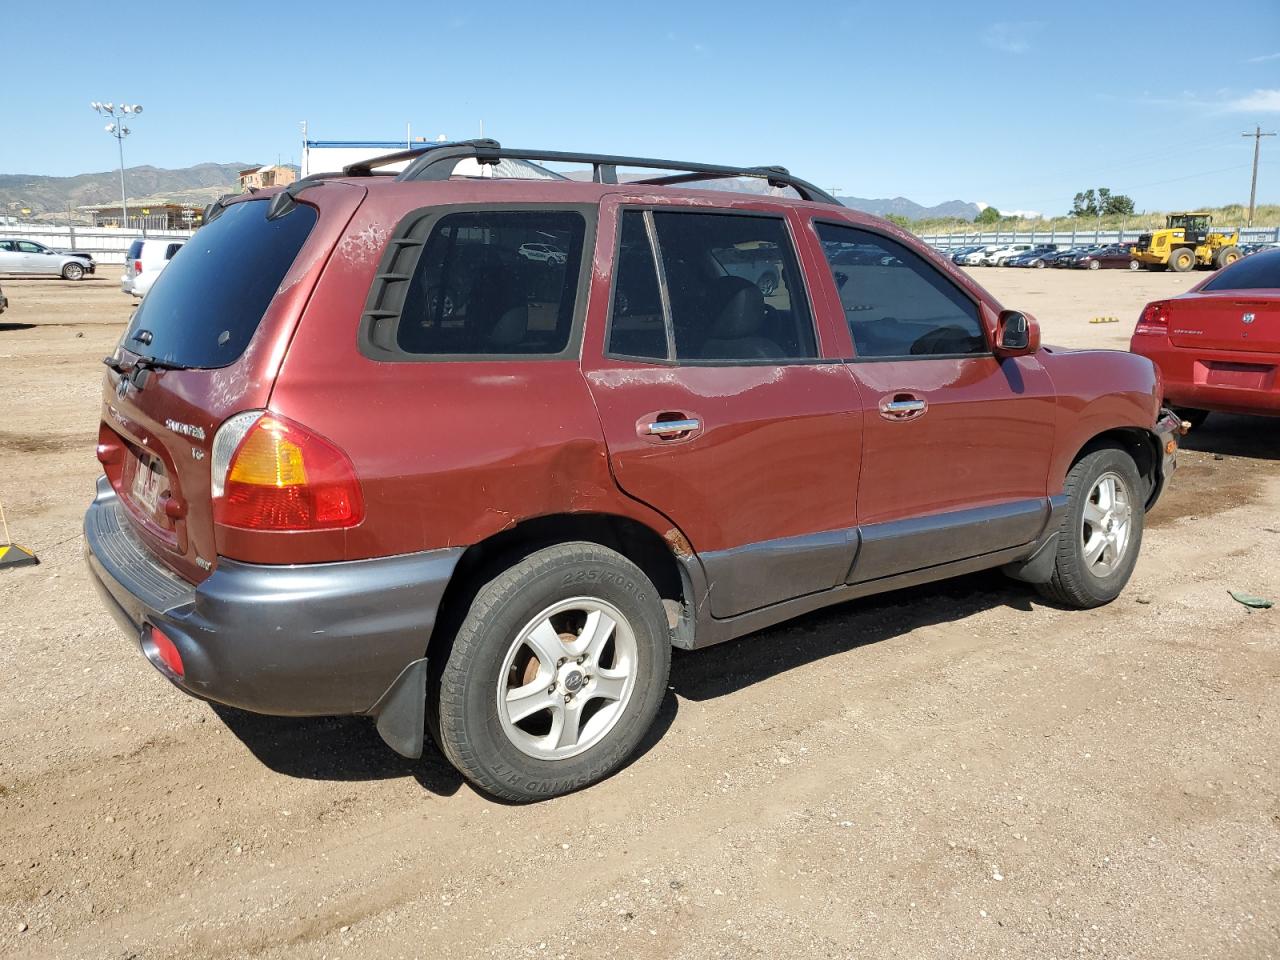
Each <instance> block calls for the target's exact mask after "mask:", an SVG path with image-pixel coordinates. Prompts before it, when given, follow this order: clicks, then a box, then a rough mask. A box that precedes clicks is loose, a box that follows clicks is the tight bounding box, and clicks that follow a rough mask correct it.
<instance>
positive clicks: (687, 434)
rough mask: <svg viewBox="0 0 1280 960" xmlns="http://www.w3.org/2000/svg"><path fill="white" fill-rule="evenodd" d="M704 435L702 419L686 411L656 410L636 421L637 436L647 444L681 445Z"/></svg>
mask: <svg viewBox="0 0 1280 960" xmlns="http://www.w3.org/2000/svg"><path fill="white" fill-rule="evenodd" d="M701 433H702V418H701V417H698V416H697V415H696V414H693V413H689V412H687V411H684V410H655V411H653V412H652V413H646V414H645V415H644V416H643V417H640V418H639V419H638V420H636V435H637V436H638V437H640V439H642V440H644V441H646V442H647V443H663V444H666V443H681V442H683V441H685V440H692V439H693V438H694V437H696V436H699V435H701Z"/></svg>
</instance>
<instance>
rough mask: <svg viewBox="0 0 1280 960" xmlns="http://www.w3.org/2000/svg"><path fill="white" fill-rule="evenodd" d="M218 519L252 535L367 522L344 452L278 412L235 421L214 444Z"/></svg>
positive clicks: (216, 512)
mask: <svg viewBox="0 0 1280 960" xmlns="http://www.w3.org/2000/svg"><path fill="white" fill-rule="evenodd" d="M212 466H213V476H212V489H213V516H214V520H216V521H217V522H218V523H220V524H223V525H224V526H228V527H240V528H242V529H246V530H325V529H335V528H342V527H353V526H355V525H356V524H358V523H359V522H360V521H361V520H363V519H364V497H363V495H362V493H361V490H360V482H359V481H358V480H357V479H356V475H355V468H354V467H353V466H352V465H351V461H350V460H349V459H348V458H347V455H346V454H344V453H343V452H342V451H341V450H339V449H338V448H337V447H335V446H334V445H333V444H332V443H330V442H329V441H328V440H326V439H324V438H323V437H321V436H319V435H317V434H315V433H312V432H311V431H310V430H308V429H307V428H306V427H304V426H302V425H301V424H299V423H294V422H293V421H292V420H287V419H286V418H284V417H281V416H278V415H276V414H273V413H266V412H255V413H251V414H239V415H237V416H236V417H232V418H231V419H230V420H228V421H227V423H226V424H224V425H223V427H222V428H221V429H219V431H218V435H217V436H216V437H215V438H214V456H213V465H212Z"/></svg>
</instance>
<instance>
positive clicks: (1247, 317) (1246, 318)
mask: <svg viewBox="0 0 1280 960" xmlns="http://www.w3.org/2000/svg"><path fill="white" fill-rule="evenodd" d="M1253 318H1254V315H1253V314H1252V313H1246V314H1245V315H1244V316H1243V317H1241V318H1240V320H1241V322H1243V323H1253Z"/></svg>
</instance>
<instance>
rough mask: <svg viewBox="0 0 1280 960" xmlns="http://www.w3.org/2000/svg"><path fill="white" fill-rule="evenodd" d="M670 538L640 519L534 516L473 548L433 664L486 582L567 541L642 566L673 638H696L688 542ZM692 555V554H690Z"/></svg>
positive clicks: (443, 613) (439, 630) (451, 590)
mask: <svg viewBox="0 0 1280 960" xmlns="http://www.w3.org/2000/svg"><path fill="white" fill-rule="evenodd" d="M668 536H670V537H671V541H670V542H669V541H668V540H667V539H666V537H664V536H663V535H662V534H659V533H658V532H657V531H655V530H654V529H653V528H652V527H649V526H647V525H646V524H644V523H642V522H640V521H639V520H636V519H633V518H630V517H625V516H621V515H618V514H604V513H569V514H552V515H548V516H541V517H534V518H530V519H527V520H524V521H521V522H520V523H518V524H516V525H515V526H514V527H511V528H509V529H506V530H503V531H501V532H500V533H496V534H494V535H492V536H490V537H487V538H486V539H484V540H482V541H480V542H478V543H475V544H472V545H471V546H470V547H468V548H467V549H466V551H465V552H464V553H463V555H462V556H461V557H460V558H459V560H458V564H457V566H456V567H455V568H454V571H453V575H452V576H451V577H450V579H449V585H448V587H447V588H446V589H445V592H444V596H443V598H442V599H441V603H440V609H439V611H438V613H437V616H436V622H435V627H434V628H433V630H432V634H431V639H430V645H429V647H430V649H429V650H428V653H427V656H428V659H429V660H439V659H440V656H439V653H440V650H441V649H442V648H441V646H440V645H441V644H444V645H445V646H446V647H447V645H448V644H449V643H450V641H451V639H452V637H453V635H454V634H455V633H456V632H457V629H458V627H459V626H460V625H461V624H462V621H463V620H464V619H465V618H466V616H467V612H468V611H469V610H470V609H471V604H472V602H473V601H474V600H475V597H476V595H477V594H478V593H479V591H480V590H481V589H482V588H483V587H484V585H485V584H486V583H488V582H489V581H491V580H492V579H494V578H495V577H497V576H499V575H500V574H501V573H502V572H504V571H505V570H508V569H510V568H511V567H512V566H514V565H515V564H517V563H519V562H520V561H521V560H523V559H524V558H525V557H528V556H529V555H531V554H533V553H535V552H537V551H538V550H541V549H543V548H545V547H551V546H555V545H557V544H562V543H594V544H598V545H600V546H602V547H607V548H608V549H610V550H613V551H615V552H616V553H618V554H620V555H621V556H623V557H625V558H626V559H628V560H630V561H631V562H632V563H634V564H635V565H636V566H637V567H639V568H640V569H641V570H642V571H643V572H644V574H645V575H646V576H647V577H648V578H649V579H650V580H651V581H652V582H653V585H654V587H655V588H657V591H658V595H659V596H660V597H661V598H662V600H663V604H664V606H665V607H666V609H667V615H668V621H669V622H670V621H674V623H673V624H672V631H673V639H676V641H677V642H678V643H679V644H680V645H682V646H683V645H684V642H685V634H686V633H687V635H688V640H690V641H691V640H692V630H693V619H694V618H693V611H692V607H691V605H690V604H691V599H692V596H693V591H692V583H691V581H690V579H689V574H688V571H687V569H686V567H685V564H684V563H682V562H681V560H680V559H679V557H678V554H683V553H684V552H685V551H687V550H688V542H687V541H686V540H685V539H684V537H683V535H681V534H680V533H679V532H678V531H674V530H673V531H672V532H671V533H670V534H668ZM688 555H689V556H692V552H691V551H689V552H688Z"/></svg>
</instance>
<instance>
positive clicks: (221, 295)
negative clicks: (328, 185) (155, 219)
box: [121, 200, 316, 367]
mask: <svg viewBox="0 0 1280 960" xmlns="http://www.w3.org/2000/svg"><path fill="white" fill-rule="evenodd" d="M268 206H269V204H268V203H267V201H266V200H253V201H247V202H244V203H233V204H231V205H230V206H228V207H227V208H226V210H224V211H223V213H222V214H221V216H219V217H218V218H217V219H215V220H213V221H212V222H211V223H208V224H206V225H205V226H203V227H201V228H200V229H199V230H198V231H196V234H195V236H193V237H192V238H191V239H190V240H188V241H187V242H186V244H185V245H184V246H183V247H182V249H181V250H179V251H178V252H177V253H176V254H175V255H174V257H173V259H172V260H171V261H169V265H168V266H167V267H166V268H165V270H164V272H163V273H161V274H160V275H159V277H158V278H157V279H156V282H155V285H154V286H153V287H152V288H151V291H150V292H149V293H148V294H147V295H146V297H144V298H143V300H142V305H141V306H140V307H138V310H137V312H136V313H135V314H134V315H133V321H132V322H131V323H130V324H129V329H128V330H126V331H125V335H124V339H123V340H122V341H121V342H122V343H123V344H124V346H125V347H126V348H127V349H129V350H131V351H135V352H138V353H140V354H141V355H143V356H148V357H151V358H153V359H156V360H161V361H163V362H165V363H171V364H176V365H179V366H184V367H225V366H226V365H227V364H229V363H233V362H235V361H236V360H237V359H238V358H239V357H240V355H241V354H242V353H244V350H245V347H247V346H248V345H249V340H250V339H251V338H252V337H253V334H254V331H256V330H257V329H258V323H259V322H260V321H261V320H262V315H263V314H264V313H266V311H267V307H268V305H269V304H270V303H271V300H272V298H273V297H274V296H275V294H276V290H277V289H278V288H279V286H280V281H281V280H283V279H284V275H285V274H286V273H287V272H288V271H289V267H290V266H291V265H292V264H293V261H294V259H295V258H296V257H297V255H298V251H299V250H300V249H302V244H303V243H304V242H305V241H306V239H307V235H308V234H310V233H311V228H312V227H313V226H314V225H315V222H316V209H315V207H310V206H307V205H306V204H301V203H300V204H298V205H297V206H296V207H294V208H293V210H292V211H290V212H289V213H287V214H285V215H284V216H282V217H279V218H277V219H275V220H268V219H267V209H268ZM148 334H149V336H148Z"/></svg>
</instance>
